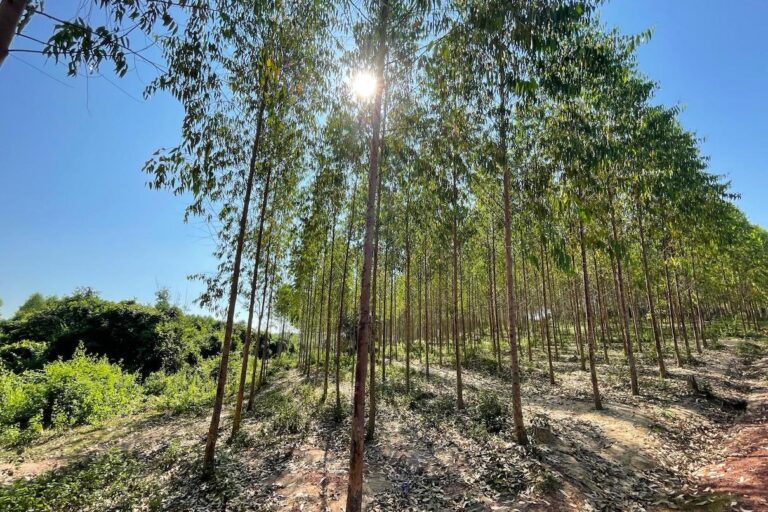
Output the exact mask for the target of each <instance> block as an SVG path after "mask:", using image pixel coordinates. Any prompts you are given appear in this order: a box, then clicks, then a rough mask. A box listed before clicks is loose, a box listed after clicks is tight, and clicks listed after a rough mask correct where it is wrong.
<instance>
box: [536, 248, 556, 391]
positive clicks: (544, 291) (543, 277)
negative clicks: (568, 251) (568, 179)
mask: <svg viewBox="0 0 768 512" xmlns="http://www.w3.org/2000/svg"><path fill="white" fill-rule="evenodd" d="M539 256H540V258H539V261H540V267H541V269H540V270H541V300H542V305H543V307H542V321H543V322H544V337H545V339H546V342H547V364H548V367H549V383H550V384H551V385H553V386H554V385H555V369H554V368H553V366H552V344H551V343H550V339H549V320H548V318H549V311H548V309H549V308H548V305H547V278H546V275H545V272H544V270H545V267H546V266H545V264H544V258H545V255H544V237H543V236H542V239H541V241H540V243H539Z"/></svg>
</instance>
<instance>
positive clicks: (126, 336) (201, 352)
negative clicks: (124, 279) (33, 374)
mask: <svg viewBox="0 0 768 512" xmlns="http://www.w3.org/2000/svg"><path fill="white" fill-rule="evenodd" d="M221 331H222V326H221V323H220V322H218V321H216V320H214V319H212V318H208V317H201V316H194V315H185V314H184V313H183V312H182V311H181V310H180V309H179V308H177V307H175V306H171V305H170V304H169V303H168V300H167V295H166V296H162V295H161V296H159V297H158V301H157V304H156V305H155V306H146V305H141V304H137V303H136V302H134V301H121V302H111V301H107V300H104V299H101V298H100V297H99V296H98V295H97V294H96V293H95V292H93V291H92V290H90V289H83V290H77V291H75V293H73V294H72V295H70V296H66V297H62V298H60V299H59V298H55V297H49V298H47V299H44V298H42V297H41V296H39V294H35V295H33V296H32V297H30V299H29V300H27V302H26V303H25V305H24V306H22V308H21V309H20V310H19V312H18V313H17V314H16V315H15V316H14V318H13V319H11V320H7V321H4V322H0V350H2V352H0V354H2V353H4V352H5V350H3V347H5V346H7V345H8V344H13V343H16V342H20V341H22V340H36V341H39V342H44V343H45V344H46V345H45V346H46V348H45V354H44V360H47V361H55V360H56V359H58V358H64V359H68V358H70V357H72V355H73V354H74V352H75V349H76V347H77V346H78V344H80V343H82V344H83V346H84V347H85V350H86V351H87V352H88V353H90V354H95V355H99V356H102V355H103V356H106V357H107V358H108V359H109V360H110V361H111V362H113V363H118V362H119V363H120V364H121V365H122V366H123V368H125V369H126V370H128V371H132V372H133V371H136V372H139V373H141V374H142V375H148V374H150V373H151V372H153V371H157V370H161V369H162V370H165V371H176V370H179V369H180V368H182V367H183V366H184V365H185V364H195V363H197V362H198V361H199V360H200V359H202V358H205V357H210V356H212V355H216V354H218V352H219V350H220V344H221V341H220V340H221ZM241 331H242V328H238V329H237V331H236V333H237V334H238V336H236V338H235V339H236V340H238V341H239V340H240V336H239V335H240V334H241ZM237 345H239V343H237V344H235V346H237ZM29 348H30V349H31V348H32V347H29ZM6 350H11V351H13V350H16V351H20V350H21V347H20V346H17V347H16V348H11V349H6ZM21 355H22V354H20V356H21ZM32 355H33V354H31V353H30V354H29V356H30V361H29V362H30V366H20V365H23V362H24V358H23V357H21V358H16V359H14V361H15V363H14V364H15V366H14V367H13V368H14V371H21V370H23V369H25V368H34V367H35V365H36V364H37V365H38V367H39V362H40V361H37V360H36V359H35V358H34V357H32ZM34 355H39V354H38V353H37V352H35V354H34ZM0 357H2V355H0ZM8 358H9V359H10V358H11V356H10V355H9V356H8ZM3 359H5V358H3Z"/></svg>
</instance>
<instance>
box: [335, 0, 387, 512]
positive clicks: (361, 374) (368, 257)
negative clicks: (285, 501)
mask: <svg viewBox="0 0 768 512" xmlns="http://www.w3.org/2000/svg"><path fill="white" fill-rule="evenodd" d="M388 20H389V0H382V2H381V3H380V7H379V21H378V25H379V27H378V37H379V41H378V48H377V50H376V79H377V81H378V88H377V90H376V94H375V98H374V102H373V114H372V119H371V130H372V135H371V146H370V152H369V154H370V157H369V165H368V200H367V204H366V214H365V235H364V238H363V274H362V278H361V286H360V320H359V324H358V329H357V366H356V367H355V391H354V406H353V413H352V434H351V443H350V445H351V446H350V452H351V455H350V461H349V485H348V486H347V506H346V511H347V512H360V509H361V508H362V506H363V464H364V458H363V449H364V445H365V376H366V371H367V369H368V368H367V366H368V364H367V363H368V359H367V355H368V340H369V339H370V335H371V326H370V323H371V311H370V307H371V270H372V267H373V231H374V227H375V223H376V211H375V209H376V186H377V183H378V173H379V143H380V141H379V135H380V129H381V98H382V94H383V92H384V91H383V89H384V62H385V61H386V56H387V41H386V33H387V24H388Z"/></svg>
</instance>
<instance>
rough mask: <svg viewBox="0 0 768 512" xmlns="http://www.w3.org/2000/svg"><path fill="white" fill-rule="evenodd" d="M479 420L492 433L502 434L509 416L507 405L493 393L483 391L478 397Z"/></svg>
mask: <svg viewBox="0 0 768 512" xmlns="http://www.w3.org/2000/svg"><path fill="white" fill-rule="evenodd" d="M476 410H477V419H478V420H479V421H480V422H481V423H482V424H483V425H485V428H486V430H488V432H491V433H496V432H500V431H501V429H502V428H504V421H505V419H506V417H507V415H508V412H509V411H508V409H507V405H506V404H504V403H503V402H502V401H501V400H499V396H498V395H497V394H496V393H493V392H491V391H482V392H480V394H479V395H478V402H477V408H476Z"/></svg>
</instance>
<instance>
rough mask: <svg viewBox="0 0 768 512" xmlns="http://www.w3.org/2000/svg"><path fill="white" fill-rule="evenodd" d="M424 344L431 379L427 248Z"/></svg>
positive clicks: (425, 256)
mask: <svg viewBox="0 0 768 512" xmlns="http://www.w3.org/2000/svg"><path fill="white" fill-rule="evenodd" d="M424 344H425V347H426V349H427V353H426V358H425V359H426V362H427V380H429V350H430V339H429V273H428V271H427V249H426V248H425V249H424Z"/></svg>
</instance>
